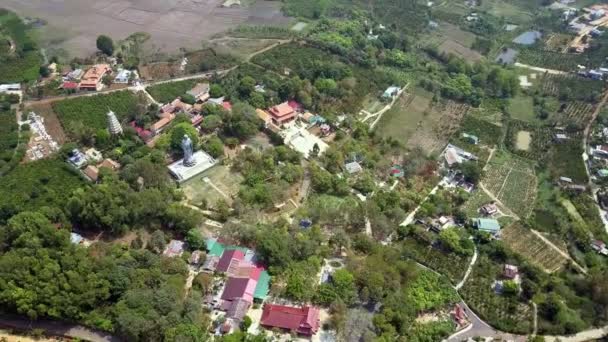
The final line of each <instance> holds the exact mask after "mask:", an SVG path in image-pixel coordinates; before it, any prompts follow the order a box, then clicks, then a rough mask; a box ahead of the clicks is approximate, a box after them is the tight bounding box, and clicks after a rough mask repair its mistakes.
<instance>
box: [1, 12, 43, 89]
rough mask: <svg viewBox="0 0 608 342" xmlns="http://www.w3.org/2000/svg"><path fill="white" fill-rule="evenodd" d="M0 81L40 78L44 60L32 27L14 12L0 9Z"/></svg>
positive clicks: (24, 80)
mask: <svg viewBox="0 0 608 342" xmlns="http://www.w3.org/2000/svg"><path fill="white" fill-rule="evenodd" d="M1 44H4V45H5V46H8V49H0V83H14V82H17V83H20V82H28V81H35V80H37V79H38V76H39V71H40V64H41V62H42V60H41V57H40V54H39V53H38V51H37V48H36V43H35V42H34V40H33V39H32V37H31V31H30V28H29V27H27V25H25V24H24V23H23V21H22V20H21V19H20V18H19V17H18V16H17V15H15V14H14V13H13V12H10V11H7V10H5V9H0V45H1Z"/></svg>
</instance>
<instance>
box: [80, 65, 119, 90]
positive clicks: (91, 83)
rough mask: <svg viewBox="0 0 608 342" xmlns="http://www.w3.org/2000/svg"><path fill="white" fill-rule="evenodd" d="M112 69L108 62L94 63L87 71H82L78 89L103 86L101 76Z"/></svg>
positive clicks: (92, 88)
mask: <svg viewBox="0 0 608 342" xmlns="http://www.w3.org/2000/svg"><path fill="white" fill-rule="evenodd" d="M111 71H112V68H110V66H109V65H108V64H96V65H93V66H92V67H91V68H90V69H89V70H87V72H85V73H84V76H82V79H81V80H80V84H79V85H78V86H79V87H80V89H83V90H101V88H103V83H102V82H101V81H102V80H103V77H104V76H105V75H106V74H107V73H109V72H111Z"/></svg>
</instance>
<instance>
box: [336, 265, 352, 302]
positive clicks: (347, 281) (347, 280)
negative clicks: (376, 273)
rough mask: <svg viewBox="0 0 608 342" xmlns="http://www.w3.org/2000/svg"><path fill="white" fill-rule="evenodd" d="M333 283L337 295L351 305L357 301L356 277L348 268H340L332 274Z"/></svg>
mask: <svg viewBox="0 0 608 342" xmlns="http://www.w3.org/2000/svg"><path fill="white" fill-rule="evenodd" d="M331 284H332V286H333V288H334V291H335V292H336V295H337V296H338V297H340V298H341V299H342V301H344V303H345V304H347V305H350V304H352V303H353V302H354V301H355V298H356V296H357V292H356V287H355V277H354V276H353V274H352V273H350V272H349V271H347V270H346V269H339V270H337V271H335V272H334V273H333V274H332V276H331Z"/></svg>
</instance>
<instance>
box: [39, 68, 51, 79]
mask: <svg viewBox="0 0 608 342" xmlns="http://www.w3.org/2000/svg"><path fill="white" fill-rule="evenodd" d="M50 75H51V70H49V68H48V67H47V66H46V65H43V66H41V67H40V76H42V77H45V78H46V77H49V76H50Z"/></svg>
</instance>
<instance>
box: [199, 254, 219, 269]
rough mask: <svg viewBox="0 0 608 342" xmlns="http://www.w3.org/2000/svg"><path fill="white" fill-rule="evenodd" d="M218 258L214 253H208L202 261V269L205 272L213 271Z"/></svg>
mask: <svg viewBox="0 0 608 342" xmlns="http://www.w3.org/2000/svg"><path fill="white" fill-rule="evenodd" d="M219 261H220V258H219V257H218V256H215V255H208V256H207V259H205V261H204V262H203V266H202V269H203V271H205V272H215V270H216V269H217V264H218V263H219Z"/></svg>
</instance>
